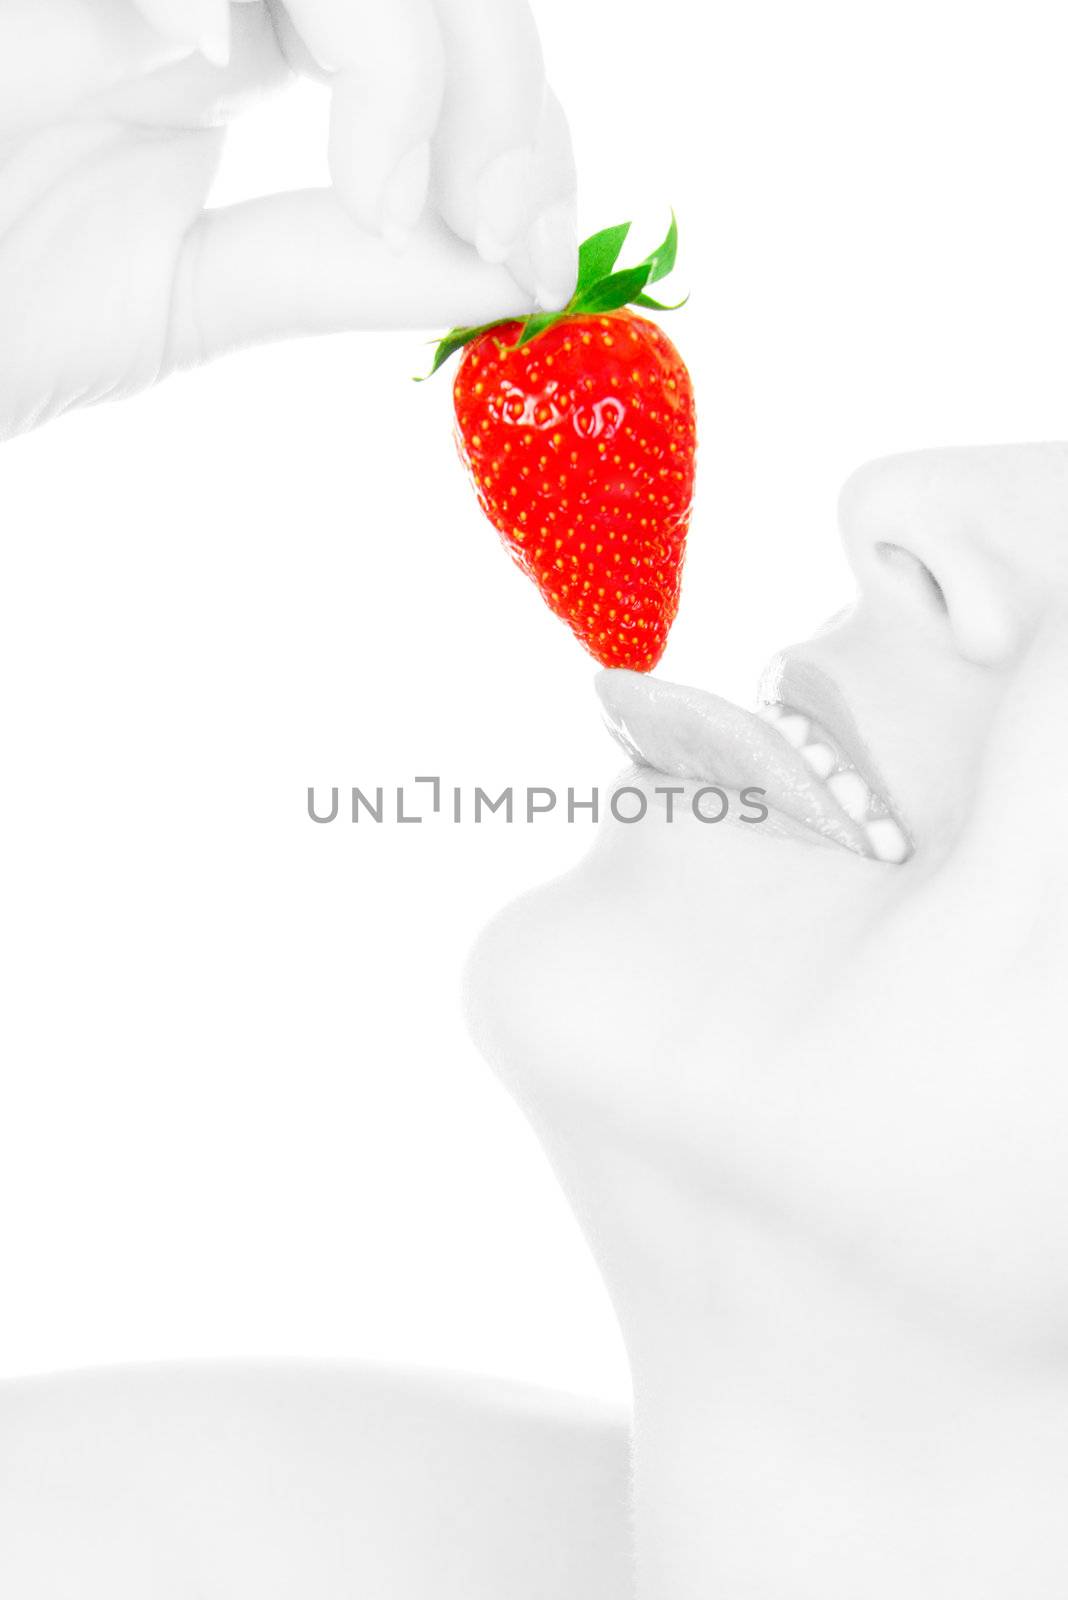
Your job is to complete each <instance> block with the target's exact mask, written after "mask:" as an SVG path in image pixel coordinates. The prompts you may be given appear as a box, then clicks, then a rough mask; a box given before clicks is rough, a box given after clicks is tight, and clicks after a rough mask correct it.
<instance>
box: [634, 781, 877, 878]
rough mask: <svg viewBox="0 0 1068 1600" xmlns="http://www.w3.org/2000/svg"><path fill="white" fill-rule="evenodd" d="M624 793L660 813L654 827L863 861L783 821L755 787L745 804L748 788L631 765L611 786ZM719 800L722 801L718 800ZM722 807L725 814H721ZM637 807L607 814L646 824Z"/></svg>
mask: <svg viewBox="0 0 1068 1600" xmlns="http://www.w3.org/2000/svg"><path fill="white" fill-rule="evenodd" d="M625 790H638V791H640V792H641V793H642V794H643V795H644V796H645V797H646V801H647V804H648V808H649V810H655V811H657V812H658V813H662V818H661V817H658V824H659V823H660V822H661V821H662V823H663V824H664V825H666V826H668V827H683V828H699V829H701V830H702V832H704V833H714V832H715V831H716V830H717V829H720V828H723V829H729V830H730V831H731V832H732V833H733V832H740V833H742V834H748V835H751V836H753V837H754V838H764V839H787V840H789V841H790V842H791V843H795V844H803V845H808V846H810V847H813V848H815V849H818V850H822V851H827V850H830V851H832V852H835V853H837V854H839V855H842V856H846V857H850V858H851V859H853V860H855V861H858V862H859V861H863V860H864V859H865V858H864V857H862V856H857V855H854V853H853V852H852V851H849V850H845V849H844V848H843V847H842V846H841V845H837V844H835V843H834V841H833V840H830V839H825V838H824V837H823V835H822V834H819V833H815V832H814V831H813V829H811V828H807V827H806V826H805V824H804V823H803V822H798V821H797V820H796V819H795V818H794V817H788V816H786V815H785V814H784V813H783V812H781V811H778V810H777V809H776V808H775V807H774V806H769V805H768V803H767V800H766V799H764V797H763V791H762V790H761V789H760V785H759V784H753V785H751V790H752V793H751V795H750V799H749V801H748V802H747V801H743V799H742V793H743V792H744V793H747V794H748V793H750V791H749V790H746V791H742V792H739V791H738V790H736V789H730V788H728V787H727V786H726V785H725V784H710V783H707V782H705V781H704V780H698V779H695V778H679V777H675V776H673V775H671V774H669V773H665V772H660V771H659V770H658V769H657V768H656V767H647V766H634V767H631V768H629V769H628V770H627V771H626V772H625V773H623V774H622V776H621V777H620V778H619V779H618V780H617V781H616V782H615V783H614V784H613V785H612V794H613V795H618V794H619V793H620V792H621V791H625ZM665 791H669V792H665ZM720 796H723V797H724V799H723V800H721V799H720V798H719V797H720ZM758 802H759V804H761V805H763V806H765V807H767V812H768V814H767V816H766V817H765V818H763V819H762V820H760V821H757V820H756V817H757V816H758V815H759V810H758ZM724 804H725V805H726V811H723V807H724ZM620 809H623V807H622V806H621V808H620ZM636 809H637V808H636V806H635V803H634V802H633V801H630V800H629V797H628V802H627V805H626V814H625V815H624V816H623V817H619V816H617V815H616V813H615V811H614V810H612V811H611V815H612V818H613V820H614V821H616V822H618V823H620V825H621V826H633V825H635V824H636V823H638V822H640V821H642V820H644V821H648V814H647V813H646V814H644V815H643V816H642V817H638V816H637V815H636V814H633V815H632V813H635V812H636ZM720 812H723V815H719V813H720ZM669 813H670V814H669Z"/></svg>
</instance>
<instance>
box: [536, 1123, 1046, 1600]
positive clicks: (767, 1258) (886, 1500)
mask: <svg viewBox="0 0 1068 1600" xmlns="http://www.w3.org/2000/svg"><path fill="white" fill-rule="evenodd" d="M602 1134H603V1130H602ZM553 1143H554V1145H556V1141H555V1140H554V1141H553ZM557 1149H559V1147H558V1146H557ZM588 1153H589V1147H587V1148H586V1149H584V1151H583V1157H582V1161H581V1163H578V1162H575V1163H574V1171H575V1172H581V1179H582V1181H581V1184H572V1185H571V1187H572V1190H573V1192H574V1193H575V1194H576V1196H577V1197H578V1198H579V1200H580V1202H581V1205H580V1209H581V1210H582V1211H583V1212H584V1213H585V1215H586V1216H587V1218H588V1219H589V1221H590V1224H591V1233H592V1236H593V1238H594V1240H595V1245H596V1248H597V1249H598V1253H599V1254H600V1256H601V1263H602V1266H603V1268H604V1271H605V1275H606V1278H607V1280H608V1284H609V1288H610V1291H611V1293H612V1295H613V1299H614V1301H615V1304H616V1308H617V1312H618V1314H619V1317H620V1321H621V1324H622V1327H623V1333H624V1337H625V1339H626V1342H627V1347H628V1351H629V1354H630V1358H631V1365H632V1371H633V1378H634V1391H635V1462H634V1482H635V1532H636V1541H637V1564H638V1595H639V1600H743V1597H744V1600H902V1597H903V1596H908V1597H909V1600H954V1597H956V1596H965V1595H966V1596H968V1600H1010V1597H1012V1600H1016V1597H1018V1596H1021V1595H1025V1594H1026V1595H1029V1596H1030V1597H1032V1600H1034V1597H1036V1596H1040V1595H1041V1596H1053V1595H1054V1594H1056V1595H1062V1594H1064V1593H1065V1592H1068V1518H1066V1517H1065V1504H1064V1500H1065V1493H1066V1491H1065V1485H1066V1484H1068V1377H1066V1376H1065V1375H1064V1374H1063V1372H1062V1371H1061V1370H1060V1368H1057V1369H1053V1368H1051V1367H1049V1366H1048V1365H1047V1366H1046V1367H1044V1368H1043V1369H1041V1375H1040V1376H1037V1375H1036V1371H1037V1370H1038V1369H1035V1371H1032V1370H1030V1369H1028V1370H1022V1369H1021V1368H1020V1367H1019V1365H1017V1366H1015V1367H1011V1366H1009V1365H1008V1364H999V1363H998V1361H997V1360H996V1359H995V1358H993V1357H992V1356H990V1355H989V1353H984V1352H983V1350H982V1347H981V1345H980V1344H979V1341H976V1342H975V1345H974V1347H973V1346H971V1345H969V1344H968V1343H967V1342H963V1343H962V1341H961V1339H960V1338H959V1336H958V1337H956V1338H954V1337H952V1336H950V1335H949V1334H947V1332H946V1330H945V1329H944V1328H939V1327H938V1326H936V1325H934V1324H933V1322H932V1319H931V1317H930V1315H929V1314H927V1315H926V1316H924V1315H922V1314H916V1315H913V1308H912V1307H910V1305H909V1303H908V1297H907V1296H903V1295H899V1296H897V1297H893V1296H891V1295H889V1294H884V1295H881V1296H880V1295H879V1294H878V1293H876V1292H874V1291H872V1290H871V1288H870V1286H866V1285H865V1284H864V1281H863V1274H862V1272H860V1271H858V1270H856V1268H855V1266H851V1265H850V1263H849V1262H848V1261H843V1260H839V1261H837V1262H836V1261H835V1260H834V1259H832V1258H831V1256H830V1253H829V1252H828V1253H827V1254H826V1255H825V1256H822V1257H821V1254H820V1251H819V1250H818V1249H817V1248H816V1247H815V1246H813V1245H812V1244H811V1243H810V1242H807V1241H806V1240H804V1239H803V1238H800V1237H798V1236H797V1235H796V1233H792V1232H791V1231H790V1228H789V1225H788V1221H787V1220H784V1219H774V1218H769V1217H766V1216H763V1217H761V1216H757V1215H756V1214H755V1212H752V1211H751V1212H750V1213H749V1214H746V1212H745V1211H744V1209H743V1208H742V1207H741V1206H740V1205H733V1206H732V1205H728V1204H727V1203H725V1202H724V1200H723V1197H722V1196H721V1197H719V1202H718V1203H716V1202H715V1201H714V1200H712V1199H709V1198H708V1197H707V1196H705V1197H703V1198H695V1197H694V1196H692V1195H685V1194H684V1193H682V1192H681V1191H680V1189H679V1187H678V1186H677V1184H676V1182H675V1181H674V1180H673V1179H672V1178H671V1177H670V1176H669V1175H667V1174H665V1173H661V1172H658V1171H656V1170H650V1169H649V1168H647V1167H646V1168H641V1167H640V1165H639V1164H638V1163H636V1162H634V1161H633V1160H628V1159H627V1158H625V1157H624V1156H622V1155H620V1154H619V1153H618V1152H616V1153H611V1152H609V1151H608V1150H607V1149H606V1146H605V1143H604V1140H603V1137H602V1139H601V1140H600V1141H599V1144H598V1150H597V1156H596V1158H595V1161H594V1163H593V1164H592V1165H591V1163H590V1162H589V1161H588V1160H587V1159H586V1157H587V1156H588ZM570 1165H572V1164H571V1163H570V1162H569V1161H568V1160H567V1159H566V1155H565V1159H564V1160H563V1161H562V1162H561V1167H562V1169H563V1176H564V1178H565V1181H567V1179H568V1177H569V1173H568V1170H567V1169H568V1167H569V1166H570ZM591 1178H592V1179H593V1181H592V1182H591V1181H590V1180H591ZM921 1311H922V1308H921Z"/></svg>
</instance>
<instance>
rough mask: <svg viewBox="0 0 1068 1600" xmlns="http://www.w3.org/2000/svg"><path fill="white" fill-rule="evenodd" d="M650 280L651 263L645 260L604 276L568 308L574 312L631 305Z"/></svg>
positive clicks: (611, 309) (576, 298) (617, 309)
mask: <svg viewBox="0 0 1068 1600" xmlns="http://www.w3.org/2000/svg"><path fill="white" fill-rule="evenodd" d="M648 282H649V264H648V262H645V261H643V262H642V264H641V266H640V267H627V268H626V269H625V271H623V272H613V273H612V274H611V276H610V277H607V278H602V279H601V280H600V282H599V283H595V284H593V285H592V286H591V287H590V288H589V289H587V290H586V291H585V293H584V294H581V295H576V297H575V299H574V300H573V301H572V302H571V305H570V306H569V308H568V309H569V310H570V311H573V312H583V311H619V310H620V309H621V308H622V307H623V306H625V305H629V304H630V302H631V301H632V300H633V299H634V296H635V295H637V294H641V292H642V290H643V289H644V288H645V285H646V284H647V283H648Z"/></svg>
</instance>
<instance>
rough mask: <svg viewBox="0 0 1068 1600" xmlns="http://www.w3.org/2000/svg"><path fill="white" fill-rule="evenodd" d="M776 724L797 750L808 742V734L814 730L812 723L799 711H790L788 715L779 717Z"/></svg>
mask: <svg viewBox="0 0 1068 1600" xmlns="http://www.w3.org/2000/svg"><path fill="white" fill-rule="evenodd" d="M775 725H776V727H777V728H778V730H779V732H780V733H781V734H782V736H783V738H784V739H786V740H788V741H789V743H790V744H792V745H793V747H794V749H795V750H800V749H802V748H803V746H804V745H806V744H807V743H808V736H809V734H810V733H811V732H812V724H811V723H810V722H809V720H808V718H807V717H803V716H801V715H800V713H799V712H797V711H790V712H788V713H787V714H786V716H784V717H779V719H778V721H777V722H776V724H775Z"/></svg>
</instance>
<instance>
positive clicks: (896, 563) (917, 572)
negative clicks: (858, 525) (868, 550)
mask: <svg viewBox="0 0 1068 1600" xmlns="http://www.w3.org/2000/svg"><path fill="white" fill-rule="evenodd" d="M875 554H876V556H877V557H878V559H879V560H880V562H881V563H882V564H883V566H884V567H887V568H889V569H890V570H892V571H893V572H894V574H895V576H897V577H898V578H900V579H903V580H904V581H905V582H906V583H908V584H909V585H910V586H911V588H912V590H913V592H914V593H915V594H916V596H917V598H918V599H920V600H922V601H923V603H924V605H926V606H927V607H928V608H929V609H931V610H933V611H938V612H941V614H942V615H943V616H948V615H949V603H948V602H947V600H946V595H945V590H944V589H943V588H942V585H941V584H940V583H939V581H938V579H937V578H936V577H935V575H934V573H933V572H932V571H931V569H930V567H928V566H926V565H925V564H924V562H922V561H921V560H920V558H919V556H916V555H913V553H912V551H911V550H906V549H905V547H904V545H900V544H891V543H889V542H888V541H887V540H885V539H880V540H879V541H878V542H877V544H876V546H875Z"/></svg>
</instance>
